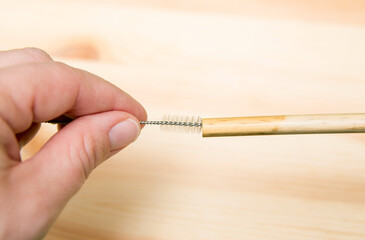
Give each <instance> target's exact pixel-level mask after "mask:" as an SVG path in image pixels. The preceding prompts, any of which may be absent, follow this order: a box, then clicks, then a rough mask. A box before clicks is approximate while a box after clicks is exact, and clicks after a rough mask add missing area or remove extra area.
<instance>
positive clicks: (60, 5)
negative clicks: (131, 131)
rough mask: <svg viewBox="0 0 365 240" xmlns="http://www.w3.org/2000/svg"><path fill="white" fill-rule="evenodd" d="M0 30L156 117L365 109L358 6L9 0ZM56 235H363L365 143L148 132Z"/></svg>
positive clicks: (51, 238)
mask: <svg viewBox="0 0 365 240" xmlns="http://www.w3.org/2000/svg"><path fill="white" fill-rule="evenodd" d="M0 32H1V37H0V49H4V50H5V49H10V48H19V47H26V46H34V47H39V48H42V49H44V50H46V51H48V52H49V53H50V54H51V55H52V56H53V57H54V58H55V59H57V60H60V61H64V62H66V63H68V64H70V65H72V66H76V67H79V68H83V69H86V70H88V71H90V72H93V73H96V74H98V75H100V76H102V77H104V78H105V79H107V80H109V81H111V82H113V83H114V84H116V85H117V86H119V87H120V88H122V89H124V90H126V91H127V92H128V93H130V94H131V95H132V96H134V97H135V98H136V99H138V100H139V101H140V102H141V103H142V104H143V105H144V106H145V107H146V109H147V111H148V113H149V118H150V119H156V118H159V117H161V116H162V115H163V114H166V113H167V114H174V113H177V114H188V115H201V116H202V117H219V116H247V115H269V114H299V113H335V112H365V1H362V0H348V1H343V0H342V1H341V0H294V1H289V0H278V1H270V0H258V1H248V0H225V1H223V0H210V1H208V0H189V1H177V0H175V1H173V0H170V1H168V0H124V1H122V0H121V1H118V0H107V1H101V0H94V1H86V0H77V1H70V0H63V1H61V0H59V1H55V0H48V1H39V0H38V1H1V7H0ZM54 131H55V130H54V129H53V127H51V126H46V125H45V126H44V127H43V128H42V130H41V132H40V134H39V135H38V137H37V138H36V139H35V140H34V141H33V142H32V143H31V144H29V146H27V147H26V148H25V149H24V151H23V154H24V156H25V157H29V156H31V154H32V153H34V152H35V151H36V150H37V149H39V147H40V146H41V145H42V144H43V143H44V141H46V140H47V138H48V137H49V136H50V135H51V134H53V133H54ZM46 239H47V240H61V239H72V240H76V239H77V240H81V239H115V240H117V239H123V240H124V239H125V240H155V239H156V240H157V239H163V240H170V239H171V240H179V239H184V240H185V239H197V240H198V239H260V240H262V239H268V240H273V239H280V240H285V239H298V240H300V239H336V240H337V239H347V240H348V239H365V135H363V134H349V135H311V136H309V135H308V136H260V137H236V138H234V137H233V138H211V139H202V138H201V137H200V136H198V135H186V134H176V133H161V132H160V131H159V129H158V128H155V127H153V126H152V127H146V128H145V129H144V130H143V133H142V135H141V137H140V139H139V140H138V141H137V142H136V143H134V144H133V145H131V146H130V147H129V148H128V149H126V150H125V151H123V152H121V153H120V154H118V155H116V156H114V157H113V158H112V159H111V160H109V161H107V162H106V163H104V164H103V165H102V166H100V167H99V168H98V169H97V170H95V171H94V172H93V173H92V174H91V176H90V177H89V180H88V181H87V183H86V184H85V186H84V188H83V189H82V190H81V191H80V192H79V193H78V194H77V195H76V196H75V198H74V199H72V200H71V201H70V203H69V204H68V205H67V207H66V208H65V210H64V211H63V213H62V214H61V216H60V217H59V219H58V220H57V222H56V223H55V224H54V226H53V228H52V229H51V230H50V232H49V234H48V235H47V237H46Z"/></svg>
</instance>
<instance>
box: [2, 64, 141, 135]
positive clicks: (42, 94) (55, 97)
mask: <svg viewBox="0 0 365 240" xmlns="http://www.w3.org/2000/svg"><path fill="white" fill-rule="evenodd" d="M0 86H1V87H0V117H2V118H3V119H4V120H5V121H6V122H7V123H8V124H9V126H10V127H11V128H12V129H13V131H14V132H15V133H18V132H22V131H24V130H26V129H27V128H28V127H29V126H30V125H31V123H32V122H44V121H48V120H51V119H53V118H56V117H58V116H60V115H62V114H67V115H68V116H70V117H75V118H77V117H81V116H85V115H90V114H95V113H100V112H106V111H113V110H117V111H124V112H128V113H130V114H132V115H134V116H135V117H136V118H137V119H138V120H140V121H143V120H145V119H146V118H147V114H146V111H145V110H144V108H143V107H142V105H141V104H139V103H138V102H137V101H136V100H134V99H133V98H132V97H131V96H129V95H128V94H127V93H125V92H124V91H122V90H121V89H119V88H118V87H116V86H114V85H113V84H111V83H109V82H107V81H105V80H103V79H102V78H100V77H98V76H96V75H93V74H91V73H89V72H86V71H83V70H80V69H76V68H72V67H70V66H68V65H66V64H63V63H59V62H44V63H31V64H22V65H16V66H12V67H8V68H3V69H0ZM20 116H21V117H20Z"/></svg>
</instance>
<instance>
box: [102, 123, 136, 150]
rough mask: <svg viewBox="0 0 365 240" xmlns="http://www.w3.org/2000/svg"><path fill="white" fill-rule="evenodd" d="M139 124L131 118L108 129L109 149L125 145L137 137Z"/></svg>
mask: <svg viewBox="0 0 365 240" xmlns="http://www.w3.org/2000/svg"><path fill="white" fill-rule="evenodd" d="M139 132H140V125H139V123H137V122H136V121H135V120H133V119H130V118H129V119H126V120H124V121H122V122H120V123H118V124H116V125H115V126H114V127H112V129H110V131H109V141H110V151H114V150H117V149H119V148H122V147H125V146H127V145H128V144H130V143H132V142H133V141H134V140H136V139H137V137H138V135H139Z"/></svg>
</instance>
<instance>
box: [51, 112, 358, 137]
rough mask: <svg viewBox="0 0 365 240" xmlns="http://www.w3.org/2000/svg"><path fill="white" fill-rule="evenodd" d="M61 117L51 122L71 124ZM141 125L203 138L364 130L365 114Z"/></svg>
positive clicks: (195, 119)
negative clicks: (199, 135) (193, 133)
mask: <svg viewBox="0 0 365 240" xmlns="http://www.w3.org/2000/svg"><path fill="white" fill-rule="evenodd" d="M70 121H72V119H70V118H68V117H65V116H61V118H57V119H54V120H52V121H49V123H58V124H67V123H68V122H70ZM140 124H141V125H160V126H161V129H162V130H165V131H171V130H177V131H180V132H182V131H184V132H196V133H200V132H201V133H202V136H203V137H223V136H248V135H282V134H317V133H364V132H365V113H342V114H311V115H278V116H258V117H226V118H201V117H181V116H166V117H164V118H163V119H162V120H160V121H140Z"/></svg>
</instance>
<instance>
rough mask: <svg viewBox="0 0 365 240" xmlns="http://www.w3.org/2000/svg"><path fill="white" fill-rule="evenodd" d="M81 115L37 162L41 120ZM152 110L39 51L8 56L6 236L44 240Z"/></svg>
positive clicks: (2, 232)
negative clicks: (35, 142) (26, 150)
mask: <svg viewBox="0 0 365 240" xmlns="http://www.w3.org/2000/svg"><path fill="white" fill-rule="evenodd" d="M62 114H66V115H67V116H70V117H73V118H76V119H75V120H74V121H72V122H71V123H69V124H68V125H67V126H65V127H63V128H62V129H61V130H59V131H58V132H57V133H56V134H55V135H54V136H53V137H52V138H51V139H50V140H49V141H48V142H47V143H46V144H45V145H44V146H43V147H42V149H41V150H40V151H39V152H38V153H36V154H35V155H34V156H33V157H32V158H31V159H29V160H27V161H25V162H21V159H20V155H19V151H20V148H21V146H22V145H24V144H25V143H26V142H28V141H29V140H30V139H31V138H32V137H33V136H34V135H35V133H36V132H37V130H38V129H39V126H40V123H41V122H44V121H48V120H51V119H54V118H56V117H58V116H60V115H62ZM143 120H146V112H145V110H144V108H143V107H142V106H141V105H140V104H139V103H138V102H136V101H135V100H134V99H133V98H132V97H130V96H129V95H127V94H126V93H124V92H123V91H122V90H120V89H119V88H117V87H115V86H113V85H112V84H110V83H108V82H106V81H104V80H103V79H101V78H99V77H97V76H95V75H93V74H91V73H88V72H85V71H82V70H79V69H75V68H72V67H69V66H67V65H65V64H62V63H58V62H54V61H53V60H52V59H51V58H50V57H49V55H48V54H46V53H45V52H43V51H42V50H39V49H34V48H28V49H18V50H11V51H6V52H0V239H16V240H22V239H39V238H42V237H43V236H44V235H45V234H46V233H47V231H48V228H49V227H50V226H51V224H52V223H53V221H54V220H55V219H56V217H57V216H58V214H59V213H60V212H61V210H62V209H63V207H64V206H65V205H66V203H67V202H68V200H69V199H70V198H71V197H72V196H73V195H74V194H75V193H76V192H77V191H78V190H79V189H80V187H81V186H82V184H83V183H84V181H85V179H86V178H87V176H88V175H89V174H90V172H91V171H92V170H93V169H94V168H95V167H96V166H98V165H99V164H100V163H102V162H103V161H104V160H105V159H107V158H108V157H110V156H112V155H113V154H115V153H117V152H118V151H120V150H121V149H123V148H124V147H126V146H127V145H128V144H129V143H131V142H133V141H134V140H135V139H136V138H137V137H138V135H139V132H140V125H139V122H138V121H143Z"/></svg>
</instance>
